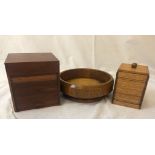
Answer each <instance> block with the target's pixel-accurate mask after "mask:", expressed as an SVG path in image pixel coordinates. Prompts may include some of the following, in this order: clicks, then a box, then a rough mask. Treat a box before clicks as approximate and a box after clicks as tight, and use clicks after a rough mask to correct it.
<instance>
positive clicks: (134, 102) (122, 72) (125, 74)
mask: <svg viewBox="0 0 155 155" xmlns="http://www.w3.org/2000/svg"><path fill="white" fill-rule="evenodd" d="M133 66H134V67H133ZM148 79H149V71H148V67H147V66H142V65H137V64H134V65H132V64H121V65H120V68H119V69H118V71H117V74H116V80H115V87H114V92H113V99H112V102H113V103H114V104H118V105H124V106H127V107H131V108H137V109H139V108H140V107H141V104H142V102H143V98H144V94H145V90H146V86H147V83H148Z"/></svg>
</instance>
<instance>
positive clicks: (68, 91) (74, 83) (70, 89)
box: [60, 68, 114, 102]
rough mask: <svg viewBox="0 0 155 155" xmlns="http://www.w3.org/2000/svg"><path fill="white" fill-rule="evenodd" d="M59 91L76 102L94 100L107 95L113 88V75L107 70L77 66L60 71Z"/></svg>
mask: <svg viewBox="0 0 155 155" xmlns="http://www.w3.org/2000/svg"><path fill="white" fill-rule="evenodd" d="M60 83H61V91H62V93H63V94H64V96H66V97H68V98H69V99H71V100H74V101H77V102H95V101H98V100H101V99H102V98H103V97H104V96H107V95H108V94H109V93H110V92H111V91H112V89H113V83H114V80H113V77H112V76H111V75H110V74H108V73H107V72H104V71H100V70H96V69H88V68H77V69H71V70H66V71H63V72H61V74H60Z"/></svg>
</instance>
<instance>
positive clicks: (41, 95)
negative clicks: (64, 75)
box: [11, 75, 59, 111]
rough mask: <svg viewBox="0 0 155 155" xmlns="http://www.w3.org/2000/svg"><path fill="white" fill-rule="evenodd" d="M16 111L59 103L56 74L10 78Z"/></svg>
mask: <svg viewBox="0 0 155 155" xmlns="http://www.w3.org/2000/svg"><path fill="white" fill-rule="evenodd" d="M11 86H12V91H13V96H14V101H15V105H14V106H15V109H16V111H22V110H28V109H34V108H41V107H47V106H51V105H57V104H59V83H58V75H43V76H40V75H39V76H30V77H17V78H13V79H11Z"/></svg>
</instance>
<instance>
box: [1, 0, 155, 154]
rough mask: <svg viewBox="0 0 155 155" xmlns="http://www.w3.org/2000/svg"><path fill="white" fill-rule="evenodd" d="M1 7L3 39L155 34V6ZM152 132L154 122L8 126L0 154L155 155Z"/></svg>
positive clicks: (121, 0)
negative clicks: (7, 37)
mask: <svg viewBox="0 0 155 155" xmlns="http://www.w3.org/2000/svg"><path fill="white" fill-rule="evenodd" d="M0 2H1V5H0V22H1V24H0V32H1V34H9V35H10V34H15V35H16V34H61V35H63V34H66V35H68V34H89V35H90V34H91V35H95V34H129V35H133V34H155V29H154V27H155V22H154V14H155V11H154V1H153V0H147V1H145V0H141V1H139V0H130V1H125V0H117V1H115V0H114V1H113V0H108V1H104V0H102V1H98V0H95V1H90V0H89V1H83V0H81V1H80V0H78V1H77V2H75V1H73V0H72V1H68V0H67V1H60V0H57V1H56V2H54V1H52V0H51V1H47V0H44V1H39V0H37V1H32V0H31V1H28V0H26V1H22V0H14V1H9V0H5V1H0ZM78 121H79V122H78ZM59 124H61V125H59ZM154 131H155V126H154V120H98V121H96V120H87V121H84V120H70V121H69V122H67V121H64V120H62V121H60V120H59V121H58V120H46V121H44V120H39V121H36V120H34V121H32V120H31V121H30V120H28V121H26V120H25V121H24V120H14V121H12V120H6V121H1V122H0V137H1V140H0V146H1V154H21V153H22V154H24V153H25V154H28V153H29V154H69V155H71V154H119V155H121V154H122V155H124V154H154ZM92 142H93V143H92ZM92 144H93V145H92Z"/></svg>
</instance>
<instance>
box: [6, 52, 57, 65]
mask: <svg viewBox="0 0 155 155" xmlns="http://www.w3.org/2000/svg"><path fill="white" fill-rule="evenodd" d="M48 61H58V59H57V58H56V57H55V56H54V55H53V54H52V53H10V54H8V56H7V58H6V60H5V63H25V62H27V63H29V62H48Z"/></svg>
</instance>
